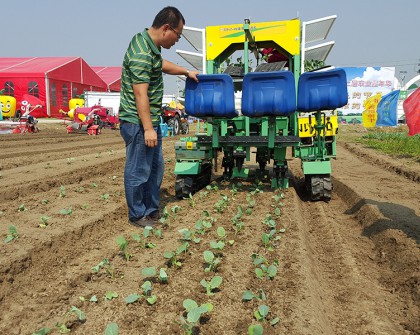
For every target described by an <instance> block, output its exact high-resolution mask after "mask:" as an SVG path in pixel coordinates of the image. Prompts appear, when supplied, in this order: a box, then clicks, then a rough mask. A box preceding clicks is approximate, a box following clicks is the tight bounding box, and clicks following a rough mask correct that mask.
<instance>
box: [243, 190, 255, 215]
mask: <svg viewBox="0 0 420 335" xmlns="http://www.w3.org/2000/svg"><path fill="white" fill-rule="evenodd" d="M246 201H247V207H246V210H245V213H246V215H251V214H252V211H253V208H254V207H255V200H254V199H253V198H252V195H251V194H250V193H248V194H247V195H246Z"/></svg>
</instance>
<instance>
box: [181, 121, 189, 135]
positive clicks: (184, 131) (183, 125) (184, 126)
mask: <svg viewBox="0 0 420 335" xmlns="http://www.w3.org/2000/svg"><path fill="white" fill-rule="evenodd" d="M189 132H190V125H189V124H188V122H187V121H184V122H181V134H188V133H189Z"/></svg>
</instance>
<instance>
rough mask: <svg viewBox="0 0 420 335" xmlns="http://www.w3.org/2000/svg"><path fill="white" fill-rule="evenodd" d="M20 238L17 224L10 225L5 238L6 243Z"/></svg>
mask: <svg viewBox="0 0 420 335" xmlns="http://www.w3.org/2000/svg"><path fill="white" fill-rule="evenodd" d="M18 238H19V234H18V232H17V229H16V226H14V225H10V226H9V233H8V234H7V236H6V238H5V239H4V243H10V242H12V241H14V240H17V239H18Z"/></svg>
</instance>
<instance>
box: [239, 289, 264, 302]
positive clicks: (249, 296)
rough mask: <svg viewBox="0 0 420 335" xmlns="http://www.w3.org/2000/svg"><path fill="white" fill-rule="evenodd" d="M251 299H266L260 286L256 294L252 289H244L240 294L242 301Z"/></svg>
mask: <svg viewBox="0 0 420 335" xmlns="http://www.w3.org/2000/svg"><path fill="white" fill-rule="evenodd" d="M252 299H256V300H257V301H262V300H267V297H266V295H265V292H264V290H263V289H262V288H260V289H259V290H258V293H257V294H254V293H253V292H252V291H249V290H248V291H245V292H244V293H243V294H242V300H243V301H251V300H252Z"/></svg>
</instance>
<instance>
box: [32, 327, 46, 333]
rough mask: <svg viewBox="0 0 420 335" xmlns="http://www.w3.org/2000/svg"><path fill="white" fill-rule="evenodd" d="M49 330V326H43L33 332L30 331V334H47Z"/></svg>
mask: <svg viewBox="0 0 420 335" xmlns="http://www.w3.org/2000/svg"><path fill="white" fill-rule="evenodd" d="M50 332H51V329H50V328H47V327H44V328H41V329H40V330H37V331H36V332H35V333H32V335H47V334H49V333H50Z"/></svg>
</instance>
